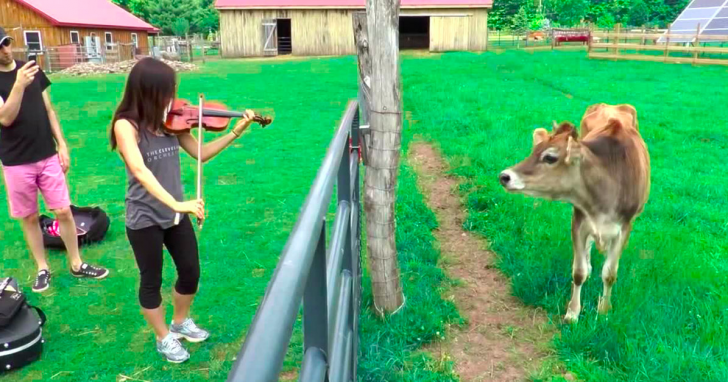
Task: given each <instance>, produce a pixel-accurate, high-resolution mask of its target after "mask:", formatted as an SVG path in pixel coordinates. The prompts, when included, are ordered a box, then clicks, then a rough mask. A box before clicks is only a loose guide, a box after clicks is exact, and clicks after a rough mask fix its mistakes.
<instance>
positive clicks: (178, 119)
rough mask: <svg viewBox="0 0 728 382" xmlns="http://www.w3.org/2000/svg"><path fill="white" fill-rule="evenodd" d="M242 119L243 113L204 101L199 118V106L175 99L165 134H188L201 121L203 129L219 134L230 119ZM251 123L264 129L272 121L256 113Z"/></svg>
mask: <svg viewBox="0 0 728 382" xmlns="http://www.w3.org/2000/svg"><path fill="white" fill-rule="evenodd" d="M243 117H245V113H243V112H238V111H229V110H228V109H227V107H226V106H225V105H224V104H222V103H220V102H209V101H206V102H205V105H204V107H203V108H202V118H200V107H199V106H194V105H192V104H191V103H190V102H189V101H187V100H184V99H176V100H174V102H173V103H172V108H171V110H170V111H169V112H168V113H167V120H166V121H165V123H164V126H165V128H166V130H167V133H170V134H181V133H189V132H190V130H192V129H193V128H199V127H200V119H201V120H202V123H201V124H202V128H203V129H205V130H208V131H212V132H221V131H225V130H227V128H228V127H229V126H230V120H231V119H232V118H243ZM253 122H257V123H258V124H260V125H261V127H263V128H265V127H266V126H268V125H270V124H271V123H272V122H273V119H272V118H271V117H267V116H266V117H264V116H261V115H260V114H258V113H256V114H255V117H253Z"/></svg>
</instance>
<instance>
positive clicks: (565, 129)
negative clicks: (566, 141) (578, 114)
mask: <svg viewBox="0 0 728 382" xmlns="http://www.w3.org/2000/svg"><path fill="white" fill-rule="evenodd" d="M564 133H566V134H569V135H570V136H571V137H573V138H574V139H578V138H579V132H578V131H576V126H574V124H573V123H571V122H561V124H560V125H558V126H557V127H556V132H555V133H554V135H558V134H564Z"/></svg>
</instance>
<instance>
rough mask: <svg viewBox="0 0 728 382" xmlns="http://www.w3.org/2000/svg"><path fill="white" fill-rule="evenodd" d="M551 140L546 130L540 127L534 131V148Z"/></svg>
mask: <svg viewBox="0 0 728 382" xmlns="http://www.w3.org/2000/svg"><path fill="white" fill-rule="evenodd" d="M548 139H549V132H548V131H546V129H544V128H541V127H539V128H538V129H536V130H534V131H533V147H536V146H538V145H539V144H541V143H543V142H546V141H547V140H548Z"/></svg>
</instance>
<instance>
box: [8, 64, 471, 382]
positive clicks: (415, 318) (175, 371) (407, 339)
mask: <svg viewBox="0 0 728 382" xmlns="http://www.w3.org/2000/svg"><path fill="white" fill-rule="evenodd" d="M124 80H125V76H123V75H109V76H98V77H90V78H60V77H53V81H54V86H53V87H52V98H53V100H54V102H55V105H56V109H57V111H58V113H59V116H60V119H61V122H62V127H63V129H64V131H65V135H66V137H67V140H68V142H69V145H70V146H71V159H72V170H71V172H70V174H69V183H70V185H71V198H72V200H73V202H74V203H75V204H77V205H84V206H86V205H98V206H100V207H102V208H103V209H104V210H105V211H106V212H107V213H108V214H109V216H110V218H111V222H112V224H111V228H110V230H109V233H108V235H107V237H106V239H105V241H104V242H103V243H102V244H99V245H95V246H92V247H88V248H86V249H84V250H83V257H84V259H85V260H88V261H90V262H93V263H98V264H102V265H104V266H107V267H109V268H110V269H111V272H112V273H111V275H110V277H109V278H108V279H106V280H104V281H101V282H95V281H82V282H79V281H77V280H75V279H72V278H71V277H70V275H69V274H68V273H67V272H65V270H66V269H67V267H68V266H67V261H66V258H65V255H64V253H61V252H55V251H54V252H50V254H49V258H50V263H51V267H52V270H53V271H54V272H55V273H54V277H53V279H52V289H51V290H50V291H48V292H47V294H46V295H44V296H39V295H37V294H34V293H31V292H30V287H31V284H32V279H33V277H34V274H35V269H34V263H33V261H32V260H31V259H30V255H29V253H28V252H27V250H26V248H25V243H24V241H23V238H22V233H21V230H20V226H19V224H18V223H17V222H15V221H12V220H10V219H9V217H8V211H7V209H6V208H3V209H0V221H3V222H4V229H3V230H2V231H0V243H2V255H3V261H2V263H0V275H3V276H4V275H12V276H14V277H17V278H19V279H20V281H21V286H22V287H23V288H24V289H25V290H26V291H27V292H28V297H29V299H30V301H31V303H33V304H36V305H39V306H40V307H41V308H42V309H43V310H44V311H45V312H46V314H47V315H48V322H47V324H46V326H45V329H44V332H45V338H46V344H45V351H44V355H43V359H42V361H40V362H36V363H34V364H32V365H30V366H28V367H27V368H24V369H22V370H21V371H19V372H16V373H12V374H10V375H8V376H6V377H4V380H5V379H7V380H9V381H32V380H43V381H47V380H53V381H92V380H102V381H108V380H117V379H118V378H120V376H122V375H123V376H129V377H133V378H137V379H140V380H154V381H205V380H225V378H226V376H227V373H228V371H229V370H230V368H231V367H232V363H233V357H234V356H235V355H237V352H238V351H239V349H240V346H241V344H242V341H243V339H244V336H245V333H246V330H247V329H248V327H249V325H250V323H251V321H252V317H253V315H254V314H255V311H256V309H257V306H258V303H259V302H260V300H261V299H262V297H263V295H264V293H265V288H266V286H267V284H268V281H269V280H270V277H271V276H272V274H273V271H274V270H275V266H276V264H277V262H278V256H279V254H280V252H281V251H282V250H283V247H284V245H285V242H286V239H287V238H288V235H289V233H290V230H291V229H292V228H293V224H294V223H295V221H296V219H297V217H298V213H299V212H300V208H301V206H302V204H303V201H304V198H305V196H306V193H307V192H308V190H309V187H310V186H311V184H312V182H313V179H314V177H315V176H316V173H317V170H318V167H319V166H320V164H321V160H322V159H323V156H324V155H325V153H326V149H327V147H328V145H329V142H330V140H331V138H332V136H333V132H334V130H335V128H336V127H337V126H338V122H339V119H340V117H341V115H342V113H343V112H344V109H345V106H346V103H347V101H348V100H349V99H351V98H353V97H356V61H355V60H354V59H353V58H352V57H344V58H338V59H303V60H291V61H274V62H273V63H270V62H266V61H256V60H250V61H218V62H214V63H208V64H207V65H206V66H205V67H204V69H203V71H202V72H200V73H183V74H181V75H180V80H181V84H180V86H181V88H180V96H181V97H184V98H187V99H191V100H193V101H194V99H195V96H196V95H197V94H198V93H199V92H203V93H204V94H205V96H206V98H207V99H208V100H211V101H213V100H218V101H222V102H224V103H225V104H227V105H229V106H230V107H231V108H233V109H241V108H255V109H257V110H262V111H263V112H264V113H267V112H272V113H274V114H275V117H276V119H275V122H274V124H273V125H272V126H270V127H269V128H267V129H266V130H261V129H260V128H259V127H258V126H257V125H253V127H252V129H253V130H255V131H253V132H252V133H251V134H248V135H246V136H245V137H244V138H242V139H241V140H239V141H238V143H236V144H235V145H234V146H232V147H230V148H228V149H227V150H226V151H224V152H223V153H222V154H220V155H219V156H218V157H217V158H215V159H214V160H213V161H211V162H209V163H208V164H206V165H205V167H204V169H203V171H204V172H203V173H204V196H205V199H206V206H207V208H208V211H209V215H208V219H207V221H206V223H205V227H204V229H203V231H202V232H200V233H199V236H198V240H199V243H200V257H201V265H202V279H201V285H200V293H199V294H198V297H197V299H196V301H195V304H194V305H193V317H195V318H196V320H197V321H198V323H199V324H200V325H201V326H203V327H205V328H207V329H209V330H211V332H212V335H213V337H212V338H211V340H210V341H208V342H206V343H203V344H194V345H191V346H189V349H190V351H191V354H192V358H191V359H190V361H188V363H186V364H184V365H172V364H168V363H166V362H164V361H163V360H161V359H160V357H159V356H158V354H156V352H155V351H154V344H153V334H152V332H151V331H150V330H149V329H148V328H147V325H146V323H145V322H144V320H143V318H142V316H141V314H140V312H139V307H138V302H137V287H138V271H137V268H136V264H135V262H134V257H133V254H132V252H131V248H130V247H129V244H128V242H127V240H126V236H125V231H124V192H125V172H124V167H123V163H122V162H121V160H120V159H119V157H118V155H117V154H116V153H112V152H110V151H109V148H108V138H107V134H108V127H109V123H110V121H111V117H112V113H113V110H114V108H115V107H116V105H117V103H118V102H119V100H120V98H121V95H122V90H123V86H124ZM195 134H196V132H195ZM214 138H216V135H215V134H205V140H206V142H209V141H210V140H211V139H214ZM183 158H184V159H183V182H184V184H185V186H186V189H185V192H186V194H187V196H188V197H193V196H194V195H195V192H196V189H195V186H194V185H195V184H196V162H194V161H193V160H190V159H189V158H188V157H186V156H184V155H183ZM404 171H405V172H404V174H403V176H402V178H403V179H404V180H403V184H404V185H405V187H407V188H408V190H409V192H407V193H403V194H400V196H399V198H400V203H399V205H398V209H399V211H400V213H402V214H405V216H406V217H407V223H406V224H400V226H399V229H398V237H399V248H400V254H401V258H402V259H403V267H402V269H403V276H404V277H405V281H404V284H405V290H406V293H407V298H408V305H407V307H406V308H405V309H404V310H403V311H402V314H400V315H399V316H397V317H396V318H393V319H392V320H391V322H387V323H383V322H382V321H380V320H379V319H377V318H375V317H373V316H372V315H370V314H368V313H365V314H364V315H363V316H362V319H361V320H362V327H363V328H364V333H363V334H362V344H361V346H360V349H362V354H361V358H360V365H361V366H360V369H361V370H362V372H361V375H362V378H361V379H362V380H367V381H382V380H390V381H391V380H395V379H393V378H394V376H397V377H396V378H398V379H400V380H408V381H414V380H419V381H421V380H427V379H421V378H420V377H421V376H422V377H425V378H428V379H429V380H431V381H442V380H444V379H442V378H441V376H446V375H450V376H451V373H450V371H448V364H447V363H440V362H436V361H435V360H433V359H432V358H431V357H429V356H427V355H426V354H423V353H421V352H418V351H417V348H418V347H419V345H420V344H422V343H426V342H428V341H430V340H431V339H433V338H434V337H435V336H437V333H438V332H441V333H442V332H444V331H443V329H444V325H446V324H448V323H450V322H456V321H457V320H458V315H457V312H456V311H455V308H454V306H453V305H452V303H450V302H446V301H444V300H442V298H441V297H440V295H439V293H438V291H439V290H441V288H443V287H444V286H446V284H447V280H446V278H445V276H444V275H443V274H442V272H441V271H440V270H439V269H438V268H437V258H438V256H439V252H437V251H436V250H435V249H433V245H434V243H433V238H432V235H431V234H430V232H429V228H427V227H430V228H431V227H433V226H434V224H435V222H434V215H432V213H430V212H429V211H428V210H427V209H426V207H425V205H424V204H423V202H422V200H421V195H420V194H419V193H418V192H417V190H416V187H415V185H414V180H413V179H414V178H413V174H412V172H411V171H410V170H408V168H407V167H404ZM0 195H2V196H5V189H4V185H3V186H2V188H0ZM334 195H335V193H334ZM41 204H42V203H41ZM331 206H332V208H331V209H330V212H331V213H333V212H335V208H334V207H335V204H333V203H332V205H331ZM41 210H42V212H43V213H46V214H48V211H46V210H45V208H44V207H43V206H42V207H41ZM329 218H330V219H329V227H328V228H329V229H330V225H331V223H332V222H333V215H332V214H330V215H329ZM426 228H427V229H426ZM415 274H417V275H418V276H419V277H416V278H415V277H413V275H415ZM174 281H175V270H174V266H173V263H172V262H171V260H170V258H169V257H166V258H165V270H164V284H163V289H164V293H163V297H164V299H165V302H166V303H169V301H170V300H169V298H170V292H171V288H172V285H173V284H174ZM363 284H364V286H365V291H364V300H363V304H362V305H363V310H365V311H366V310H367V309H368V306H369V304H370V303H371V292H370V288H369V285H368V279H366V280H364V281H363ZM431 309H432V310H437V311H439V312H440V313H438V314H430V313H431V312H430V310H431ZM167 317H168V319H171V308H169V307H168V311H167ZM301 348H302V335H301V322H300V316H299V320H298V321H297V322H296V324H295V325H294V334H293V338H292V340H291V345H290V346H289V353H288V356H287V357H286V360H285V363H284V371H288V372H290V371H295V370H296V369H297V368H298V367H300V361H301V358H302V357H301ZM287 375H288V376H289V377H290V376H291V375H292V374H290V373H287ZM293 375H295V373H294V374H293Z"/></svg>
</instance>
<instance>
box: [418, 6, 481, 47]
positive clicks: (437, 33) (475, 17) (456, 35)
mask: <svg viewBox="0 0 728 382" xmlns="http://www.w3.org/2000/svg"><path fill="white" fill-rule="evenodd" d="M433 13H434V12H433ZM448 13H449V14H452V16H437V17H431V18H430V50H431V51H433V52H446V51H463V50H468V51H476V52H479V51H484V50H486V47H487V43H488V10H486V9H470V10H467V12H458V10H447V11H440V12H438V14H448ZM461 14H468V16H460V15H461Z"/></svg>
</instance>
